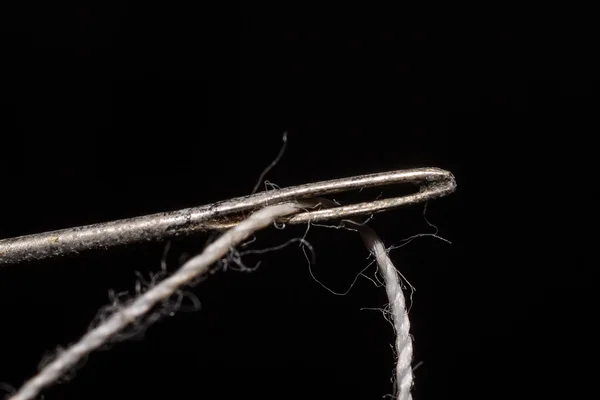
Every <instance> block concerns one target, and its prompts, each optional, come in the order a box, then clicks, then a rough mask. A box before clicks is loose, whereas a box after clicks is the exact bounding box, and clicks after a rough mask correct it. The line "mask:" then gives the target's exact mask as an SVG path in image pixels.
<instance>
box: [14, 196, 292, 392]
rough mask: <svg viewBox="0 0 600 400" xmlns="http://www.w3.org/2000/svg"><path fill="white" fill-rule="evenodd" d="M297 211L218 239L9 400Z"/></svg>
mask: <svg viewBox="0 0 600 400" xmlns="http://www.w3.org/2000/svg"><path fill="white" fill-rule="evenodd" d="M297 211H299V207H298V205H295V204H281V205H275V206H268V207H265V208H263V209H261V210H259V211H257V212H255V213H254V214H252V215H251V216H250V217H248V219H246V220H244V221H242V222H240V223H239V224H238V225H236V226H234V227H233V228H231V229H230V230H228V231H227V232H225V233H224V234H223V235H222V236H221V237H220V238H219V239H217V240H216V241H214V242H213V243H211V244H210V245H208V246H207V247H206V249H205V250H204V251H203V252H202V253H201V254H199V255H197V256H195V257H193V258H191V259H190V260H189V261H187V262H186V263H185V264H184V265H183V266H182V267H181V268H180V269H179V270H178V271H177V272H175V273H174V274H173V275H171V276H170V277H169V278H166V279H165V280H163V281H161V282H160V283H158V284H157V285H156V286H155V287H153V288H151V289H150V290H148V291H147V292H146V293H144V294H143V295H141V296H140V297H138V298H137V299H135V300H134V301H133V302H132V303H130V304H129V305H128V306H126V307H125V308H123V309H122V310H120V311H117V312H115V313H114V314H113V315H111V316H110V317H109V318H108V319H107V320H106V321H105V322H103V323H102V324H100V325H99V326H98V327H96V328H94V329H92V330H91V331H90V332H88V333H87V334H86V335H84V336H83V337H82V338H81V339H80V341H79V342H77V343H75V344H74V345H72V346H71V347H69V348H67V349H66V350H65V351H63V352H61V353H60V354H59V355H58V356H57V357H56V359H55V360H54V361H52V362H50V363H49V364H47V365H46V366H45V367H44V368H42V369H41V370H40V371H39V373H38V374H37V375H36V376H34V377H33V378H31V379H30V380H28V381H27V382H25V384H24V385H23V386H22V387H21V388H20V389H19V390H18V391H17V392H16V393H15V394H14V395H12V396H11V397H10V398H9V399H8V400H33V399H35V397H36V396H38V394H39V393H40V392H41V390H42V389H43V388H45V387H47V386H49V385H51V384H53V383H55V382H56V381H57V380H58V379H60V378H61V376H62V375H63V374H65V373H66V372H67V371H69V369H71V368H72V367H73V366H75V365H76V364H77V363H78V362H80V361H81V360H82V359H83V358H84V357H85V356H86V355H88V354H89V353H91V352H92V351H94V350H96V349H98V348H99V347H101V346H103V345H104V344H106V343H107V342H109V341H110V340H111V338H112V337H113V336H115V335H117V334H118V333H119V332H120V331H121V330H123V329H124V328H126V327H127V326H128V325H129V324H131V323H133V322H135V321H136V320H138V319H139V318H141V317H143V316H144V315H146V314H147V313H148V312H150V310H151V309H152V308H153V307H154V306H156V305H157V304H158V303H160V302H161V301H164V300H165V299H167V298H169V297H170V296H171V295H172V294H173V293H175V292H176V291H177V290H179V289H180V288H182V287H183V286H186V285H188V284H189V283H190V282H192V281H193V280H194V279H195V278H197V277H198V276H200V275H203V274H204V273H206V272H207V271H208V269H209V267H210V266H211V265H212V264H213V263H215V262H217V261H218V260H219V259H221V258H222V257H224V256H225V255H226V254H227V253H228V252H229V250H230V249H231V248H232V247H235V246H237V245H238V244H240V243H241V242H242V241H244V240H246V239H247V238H248V237H250V236H251V235H252V234H253V233H254V232H256V231H258V230H260V229H263V228H266V227H267V226H269V225H271V224H272V223H274V222H275V221H276V219H277V218H279V217H283V216H286V215H290V214H293V213H295V212H297Z"/></svg>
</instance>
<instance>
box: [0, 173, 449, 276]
mask: <svg viewBox="0 0 600 400" xmlns="http://www.w3.org/2000/svg"><path fill="white" fill-rule="evenodd" d="M399 183H417V184H419V185H420V191H419V192H418V193H414V194H409V195H406V196H401V197H396V198H391V199H384V200H375V201H370V202H365V203H359V204H352V205H347V206H340V207H333V208H324V209H318V208H319V206H318V205H317V204H319V203H318V201H317V200H315V198H316V197H318V196H323V195H328V194H333V193H339V192H346V191H349V190H358V189H363V188H369V187H376V186H385V185H392V184H399ZM455 188H456V183H455V180H454V176H453V175H452V174H451V173H450V172H448V171H445V170H442V169H438V168H417V169H410V170H400V171H392V172H383V173H376V174H370V175H361V176H355V177H351V178H343V179H334V180H330V181H322V182H316V183H310V184H305V185H300V186H293V187H289V188H284V189H277V190H272V191H267V192H260V193H257V194H254V195H250V196H245V197H238V198H235V199H231V200H224V201H220V202H217V203H213V204H208V205H205V206H200V207H193V208H187V209H184V210H179V211H171V212H163V213H158V214H152V215H146V216H142V217H135V218H128V219H122V220H118V221H112V222H105V223H99V224H93V225H86V226H81V227H76V228H68V229H62V230H57V231H52V232H45V233H38V234H33V235H27V236H20V237H17V238H11V239H3V240H0V265H8V264H18V263H22V262H28V261H34V260H43V259H48V258H54V257H59V256H65V255H74V254H78V253H80V252H84V251H92V250H96V251H97V250H104V249H110V248H114V247H119V246H129V245H133V244H139V243H144V242H155V241H159V240H165V239H171V238H175V237H181V236H187V235H190V234H194V233H197V232H205V231H210V230H220V229H225V228H228V227H231V226H233V225H236V224H237V223H238V222H239V221H240V220H241V219H243V218H244V217H245V216H246V215H247V214H248V213H249V212H252V211H254V210H256V209H259V208H261V207H264V206H266V205H273V204H277V203H284V202H292V201H298V202H299V203H300V205H301V206H306V209H301V210H299V212H298V214H296V215H294V216H292V217H289V218H287V219H285V220H282V222H285V223H289V224H300V223H307V222H309V221H315V222H316V221H325V220H334V219H342V218H350V217H356V216H359V215H366V214H372V213H376V212H381V211H385V210H389V209H392V208H396V207H400V206H404V205H409V204H415V203H419V202H424V201H427V200H432V199H435V198H438V197H442V196H445V195H447V194H450V193H452V192H453V191H454V190H455ZM311 199H312V201H311ZM306 200H307V201H306ZM315 205H316V206H315Z"/></svg>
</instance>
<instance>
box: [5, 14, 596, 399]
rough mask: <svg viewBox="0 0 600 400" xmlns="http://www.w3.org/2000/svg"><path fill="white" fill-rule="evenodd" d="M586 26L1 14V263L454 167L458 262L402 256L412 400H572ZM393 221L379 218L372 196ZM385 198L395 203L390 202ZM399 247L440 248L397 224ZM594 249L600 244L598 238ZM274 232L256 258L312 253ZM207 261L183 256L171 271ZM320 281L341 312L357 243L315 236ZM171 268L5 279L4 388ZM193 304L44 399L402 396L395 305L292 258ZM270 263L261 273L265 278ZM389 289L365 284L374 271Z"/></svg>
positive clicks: (547, 19)
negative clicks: (349, 179)
mask: <svg viewBox="0 0 600 400" xmlns="http://www.w3.org/2000/svg"><path fill="white" fill-rule="evenodd" d="M585 14H586V13H585V12H583V11H579V12H577V13H575V14H573V15H572V16H571V15H569V16H567V15H566V13H563V12H561V13H557V14H556V15H552V16H549V15H541V14H540V13H537V14H535V15H526V14H524V11H522V10H521V11H520V10H510V11H502V10H491V11H490V10H486V11H484V10H473V9H465V10H458V9H453V10H439V9H437V10H435V12H433V10H430V11H427V12H416V11H414V10H409V9H408V8H406V7H404V8H403V7H399V8H395V7H391V6H389V7H382V8H379V7H375V6H370V5H369V6H366V5H365V6H363V8H356V9H351V8H344V7H341V8H336V9H331V10H328V9H325V8H324V7H323V6H321V7H309V6H307V5H296V6H292V5H289V6H286V7H285V8H284V7H281V6H279V7H271V6H269V7H267V6H257V5H247V6H244V7H242V8H239V7H234V6H231V8H230V9H227V8H226V6H214V5H202V6H198V7H192V6H176V5H166V4H156V5H150V4H148V3H145V2H144V3H137V4H136V3H134V2H121V4H120V5H117V6H110V5H97V6H79V7H75V6H57V5H55V4H51V5H50V4H49V5H47V6H42V7H38V8H33V7H32V8H30V9H19V10H17V9H11V10H8V9H6V10H3V11H2V13H1V18H2V20H3V22H2V25H3V34H2V37H1V42H0V45H1V52H2V56H1V57H2V58H1V60H2V66H3V74H2V78H1V79H0V104H1V105H2V107H1V113H2V117H1V125H0V135H1V139H0V154H1V156H0V159H1V160H2V161H1V162H2V175H1V184H0V202H1V203H0V204H1V205H2V207H0V237H11V236H17V235H22V234H27V233H33V232H38V231H44V230H51V229H58V228H64V227H69V226H75V225H79V224H87V223H93V222H101V221H107V220H111V219H115V218H122V217H129V216H135V215H141V214H144V213H151V212H159V211H165V210H174V209H178V208H183V207H189V206H194V205H201V204H206V203H209V202H213V201H216V200H220V199H225V198H230V197H235V196H239V195H244V194H248V193H249V192H250V191H251V190H252V187H253V186H254V184H255V182H256V181H257V179H258V177H259V175H260V173H261V172H262V170H263V169H264V168H265V166H266V165H267V164H268V163H269V162H271V160H272V159H273V158H274V156H275V155H276V154H277V152H278V151H279V149H280V146H281V138H282V134H283V132H284V131H287V132H288V138H289V143H288V148H287V151H286V153H285V156H284V157H283V159H282V160H281V161H280V162H279V164H278V165H277V166H276V167H275V168H274V169H273V170H272V171H271V172H270V173H269V174H268V175H267V177H266V179H268V180H269V181H271V182H274V183H276V184H278V185H279V186H291V185H296V184H301V183H306V182H311V181H317V180H323V179H331V178H338V177H345V176H351V175H356V174H364V173H370V172H379V171H386V170H394V169H402V168H412V167H423V166H436V167H440V168H444V169H447V170H450V171H451V172H453V173H454V174H455V175H456V178H457V182H458V191H457V192H456V193H455V194H453V195H452V196H450V197H448V198H445V199H441V200H436V201H434V202H432V203H431V204H429V207H428V209H427V217H428V219H429V220H430V221H431V222H432V223H433V224H435V225H437V227H438V228H439V234H440V235H441V236H442V237H444V238H446V239H448V240H450V241H452V245H449V244H447V243H444V242H442V241H439V240H436V239H434V238H431V237H426V238H420V239H417V240H415V241H413V242H412V243H411V244H409V245H407V246H405V247H402V248H401V249H397V250H395V251H393V252H392V253H391V255H392V259H393V261H394V262H395V263H396V266H397V267H398V268H399V269H400V270H401V272H402V273H403V274H404V275H405V276H406V277H407V278H408V279H409V281H410V282H411V283H412V284H413V285H414V286H415V287H416V292H415V294H414V296H413V302H412V309H411V318H412V333H413V335H414V340H415V358H414V361H415V364H419V366H418V368H417V369H416V371H415V375H416V385H415V390H414V397H415V398H416V399H454V398H460V399H467V398H469V399H470V398H472V399H482V398H503V399H507V398H554V396H556V398H565V397H564V396H567V397H569V398H576V397H578V396H581V395H584V394H586V393H587V391H588V389H590V388H591V387H592V385H591V382H590V381H591V380H592V371H593V369H594V367H593V365H590V366H588V365H587V363H588V362H589V360H588V354H589V352H590V344H591V342H592V339H593V338H595V336H596V335H597V328H595V326H594V322H593V319H594V316H595V310H594V309H593V307H592V301H591V300H592V291H593V290H594V289H593V288H594V287H595V284H594V280H593V279H592V276H591V272H590V270H591V268H589V267H591V262H589V261H587V259H586V258H585V257H584V256H583V254H584V251H585V249H586V248H587V246H589V245H591V244H592V240H591V238H592V237H593V236H592V235H593V233H592V231H591V229H592V228H591V227H590V225H593V224H590V223H589V220H590V217H593V215H594V213H595V211H594V210H595V209H594V208H592V207H591V205H592V204H593V202H592V201H591V198H592V195H593V194H594V191H595V187H594V185H593V183H591V182H593V180H591V181H589V182H588V181H586V180H585V179H584V178H583V177H584V176H585V175H587V174H588V173H589V172H590V171H592V170H593V167H594V163H593V159H594V150H593V149H594V148H595V147H594V145H593V138H594V136H595V134H596V133H597V132H598V123H597V120H596V119H595V118H594V115H595V111H596V109H597V108H596V107H597V105H598V98H597V80H596V78H595V76H594V75H593V74H594V71H597V67H598V65H597V64H595V63H594V57H593V53H594V51H593V49H594V48H595V46H596V44H597V43H596V42H595V32H593V31H594V29H592V25H591V24H590V23H589V22H588V21H587V20H586V18H585V17H584V16H585ZM371 194H372V195H373V196H377V195H378V193H374V194H373V193H371ZM384 194H389V192H384ZM372 226H373V227H374V228H375V229H376V230H377V231H378V232H379V233H380V234H381V236H382V237H383V238H384V240H385V242H386V243H387V244H389V245H392V244H395V243H398V242H400V241H401V240H402V239H404V238H406V237H409V236H411V235H414V234H417V233H427V232H432V228H430V227H429V226H428V225H427V223H426V221H425V219H424V218H423V207H422V206H420V207H409V208H406V209H402V210H396V211H393V212H389V213H385V214H380V215H378V216H377V217H376V218H375V219H374V221H373V222H372ZM588 231H589V232H588ZM303 234H304V228H303V227H289V228H287V229H286V230H285V231H278V230H275V229H270V230H267V231H265V232H262V233H260V234H259V235H258V240H257V242H256V243H255V244H254V245H253V246H255V247H254V248H264V247H269V246H275V245H278V244H281V243H283V242H285V241H286V240H287V239H289V238H292V237H298V236H302V235H303ZM207 239H208V236H207V235H204V236H199V237H195V238H191V239H190V240H186V241H180V242H177V243H174V245H173V247H172V248H171V252H170V254H169V257H168V263H169V266H170V268H171V269H173V268H176V267H177V260H178V258H179V257H180V256H182V255H183V254H185V253H187V254H193V253H195V252H198V251H200V250H201V248H202V247H203V245H204V244H205V243H206V240H207ZM307 239H308V240H309V242H311V244H312V245H313V246H314V248H315V250H316V257H317V263H316V265H314V266H313V272H314V274H315V276H317V277H318V278H319V279H320V280H321V281H322V282H323V283H324V284H326V285H327V286H328V287H330V288H331V289H333V290H336V291H344V290H345V289H346V288H347V287H348V286H349V285H350V284H351V283H352V281H353V279H354V277H355V275H356V274H357V273H358V272H359V271H360V270H361V269H362V268H363V267H364V266H366V264H367V263H368V260H366V256H367V252H366V250H365V249H364V248H363V245H362V243H361V241H360V238H359V237H358V236H357V235H356V234H353V233H350V232H344V231H335V230H330V229H325V228H312V229H311V231H310V232H309V234H308V237H307ZM163 248H164V244H160V245H155V246H146V247H143V248H142V247H140V248H130V249H128V250H125V251H116V252H111V253H109V254H104V255H94V256H91V255H81V256H80V257H77V258H73V259H68V260H56V261H51V262H44V263H37V264H32V265H20V266H15V267H1V268H0V315H1V318H0V338H1V340H0V380H1V381H3V382H5V383H7V384H11V385H14V386H19V385H20V384H21V383H22V382H23V381H24V380H25V379H26V378H28V377H30V376H31V375H32V374H34V373H35V372H36V368H37V367H36V366H37V364H38V362H39V361H40V360H41V359H42V358H43V357H44V356H47V355H49V354H52V351H54V349H56V346H58V345H60V346H66V345H67V344H69V343H71V342H73V341H75V340H77V339H78V338H79V337H80V336H81V335H82V334H83V333H85V331H86V329H87V327H88V324H89V323H90V321H91V320H92V318H93V317H94V316H95V314H96V312H97V310H98V309H99V308H100V307H102V306H103V305H105V304H107V302H108V295H107V293H108V290H109V289H111V288H112V289H115V290H117V291H122V290H129V291H130V293H133V290H134V283H135V280H136V276H135V274H134V272H135V271H139V272H141V273H143V274H145V275H147V274H148V273H150V272H153V271H154V272H155V271H158V270H159V268H160V260H161V255H162V252H163ZM260 260H261V261H262V264H261V266H260V269H258V270H257V271H256V272H254V273H251V274H246V273H239V272H225V273H219V274H216V275H214V276H212V277H211V278H210V279H209V280H208V281H206V282H204V283H202V284H200V285H199V286H198V287H196V288H194V289H193V293H194V294H195V296H197V298H198V299H199V300H200V302H201V306H202V307H201V310H200V311H197V312H191V313H190V312H181V313H177V314H176V315H175V316H173V317H170V318H167V319H164V320H162V321H161V322H159V323H158V324H156V325H154V326H152V327H150V328H149V329H148V330H147V331H146V333H145V334H144V335H143V336H141V337H139V338H138V339H143V340H133V341H127V342H124V343H120V344H117V345H115V346H113V347H112V348H111V349H110V350H108V351H101V352H97V353H94V354H92V355H91V356H90V357H89V359H88V360H87V362H86V364H85V365H84V366H83V367H82V368H80V369H78V370H77V371H76V374H75V376H74V377H73V378H72V379H71V380H70V381H69V382H67V383H66V384H62V385H57V386H54V387H51V388H49V389H48V390H46V391H45V398H46V399H47V400H51V399H96V398H98V399H100V398H102V399H106V398H115V399H116V398H198V399H234V398H240V397H244V398H269V399H271V398H272V399H275V398H303V399H306V398H323V399H325V398H347V399H373V398H381V397H382V396H384V395H386V394H390V393H392V391H393V386H392V383H391V382H390V379H391V377H392V375H393V355H392V350H391V347H390V346H391V344H392V342H393V332H392V329H391V326H390V325H389V324H388V323H387V322H386V321H385V319H384V318H383V316H382V315H381V313H379V312H377V311H372V310H361V308H374V307H381V306H382V305H384V304H385V302H386V298H385V293H384V290H383V289H382V288H377V287H375V286H374V285H373V284H372V283H371V282H369V281H368V280H366V279H364V278H361V279H359V280H358V282H357V283H356V285H355V286H354V288H353V289H352V290H351V291H350V292H349V294H348V295H346V296H335V295H333V294H331V293H330V292H328V291H327V290H325V289H323V288H322V287H321V286H320V285H319V284H318V283H316V282H315V281H314V280H313V279H312V278H311V276H310V274H309V271H308V266H307V264H306V260H305V259H304V256H303V254H302V252H301V251H300V249H299V248H297V247H296V246H290V247H288V248H286V249H283V250H280V251H277V252H272V253H267V254H265V255H262V256H261V257H260ZM255 261H257V259H252V258H249V259H248V262H249V263H250V264H251V263H253V262H255ZM370 271H372V270H370Z"/></svg>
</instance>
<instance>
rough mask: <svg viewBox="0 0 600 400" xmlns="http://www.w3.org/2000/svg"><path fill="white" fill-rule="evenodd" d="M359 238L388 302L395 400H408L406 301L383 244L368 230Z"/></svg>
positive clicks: (410, 375)
mask: <svg viewBox="0 0 600 400" xmlns="http://www.w3.org/2000/svg"><path fill="white" fill-rule="evenodd" d="M359 231H360V234H361V236H362V238H363V240H364V242H365V245H366V246H367V248H368V249H369V251H370V252H371V253H372V254H373V255H374V256H375V259H376V260H377V265H378V266H379V269H380V270H381V273H382V275H383V277H384V281H385V291H386V292H387V296H388V299H389V301H390V308H391V314H392V319H393V321H394V329H395V331H396V351H397V353H398V361H397V363H396V385H397V386H396V387H397V399H398V400H412V395H411V393H410V391H411V389H412V385H413V371H412V367H411V362H412V356H413V355H412V352H413V348H412V338H411V337H410V321H409V320H408V312H407V310H406V299H405V298H404V293H402V287H401V285H400V280H399V278H398V271H397V270H396V267H394V264H393V263H392V260H390V257H389V256H388V253H387V251H386V248H385V246H384V244H383V241H382V240H381V239H380V238H379V236H377V234H376V233H375V231H373V230H372V229H371V228H369V227H368V226H365V225H363V226H361V227H360V228H359Z"/></svg>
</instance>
